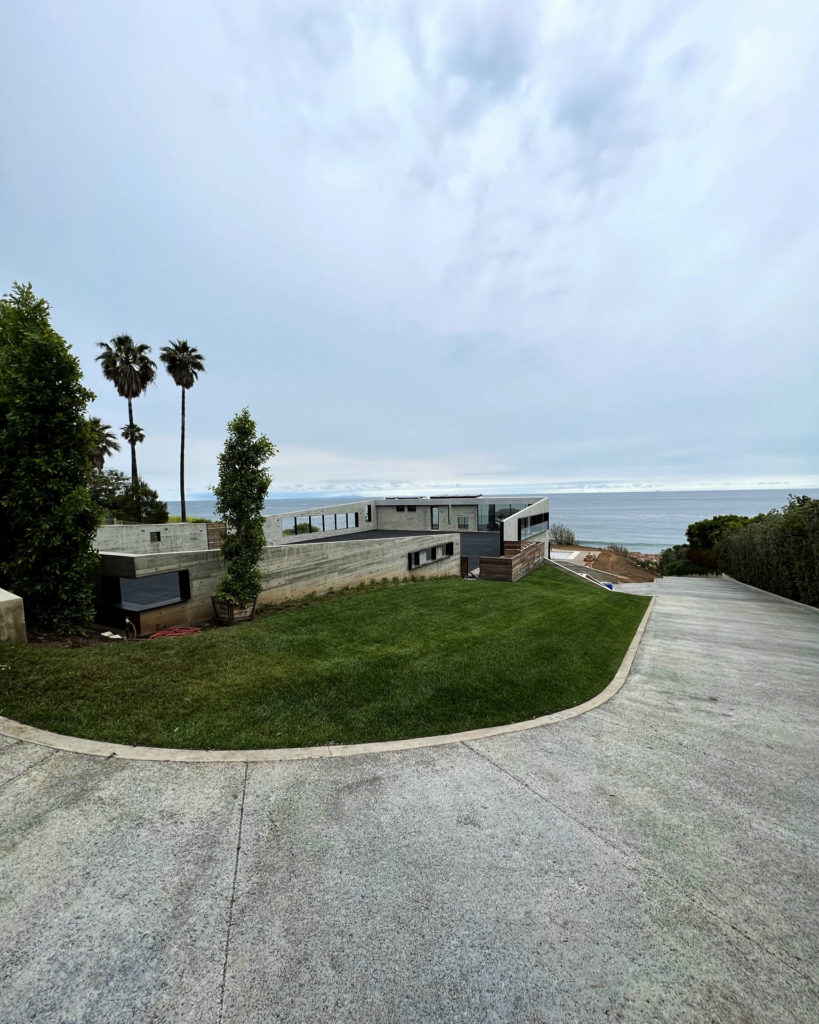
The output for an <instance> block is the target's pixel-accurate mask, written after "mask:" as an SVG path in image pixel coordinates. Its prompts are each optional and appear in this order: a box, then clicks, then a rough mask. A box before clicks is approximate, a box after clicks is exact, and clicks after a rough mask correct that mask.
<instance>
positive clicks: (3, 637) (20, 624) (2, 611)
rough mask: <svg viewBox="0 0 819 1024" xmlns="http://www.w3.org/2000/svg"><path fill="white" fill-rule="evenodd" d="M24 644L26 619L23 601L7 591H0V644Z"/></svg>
mask: <svg viewBox="0 0 819 1024" xmlns="http://www.w3.org/2000/svg"><path fill="white" fill-rule="evenodd" d="M3 641H9V642H11V643H16V644H24V643H26V618H25V613H24V611H23V599H22V597H18V596H17V594H12V593H11V592H10V591H8V590H0V643H2V642H3Z"/></svg>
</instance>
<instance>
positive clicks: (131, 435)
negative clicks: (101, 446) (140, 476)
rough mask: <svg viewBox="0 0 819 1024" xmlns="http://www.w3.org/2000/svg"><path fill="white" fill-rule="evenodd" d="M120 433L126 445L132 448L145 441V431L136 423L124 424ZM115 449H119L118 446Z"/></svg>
mask: <svg viewBox="0 0 819 1024" xmlns="http://www.w3.org/2000/svg"><path fill="white" fill-rule="evenodd" d="M120 433H121V434H122V436H123V437H124V438H125V440H126V441H127V442H128V444H130V445H133V446H134V447H135V446H136V445H138V444H142V442H143V441H144V440H145V431H144V430H143V429H142V427H140V426H139V424H138V423H126V424H125V426H124V427H123V428H122V430H121V431H120ZM117 448H119V445H117ZM131 486H133V480H132V481H131Z"/></svg>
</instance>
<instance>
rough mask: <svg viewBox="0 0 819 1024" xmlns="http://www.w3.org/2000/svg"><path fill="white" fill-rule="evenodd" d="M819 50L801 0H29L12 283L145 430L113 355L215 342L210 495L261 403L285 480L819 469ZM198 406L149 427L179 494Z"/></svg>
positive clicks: (5, 87) (9, 48)
mask: <svg viewBox="0 0 819 1024" xmlns="http://www.w3.org/2000/svg"><path fill="white" fill-rule="evenodd" d="M815 29H816V25H815V12H814V10H813V5H811V4H809V3H807V2H799V0H784V3H783V5H781V6H779V7H777V9H776V10H773V9H772V8H771V7H770V5H768V4H765V3H763V2H762V0H750V2H749V3H748V4H743V5H734V6H731V5H728V6H725V5H723V6H721V7H720V8H719V9H718V10H717V9H708V10H706V9H704V8H701V7H697V6H692V5H688V4H682V3H672V4H664V5H663V6H662V7H661V8H658V7H657V5H654V4H644V3H640V2H637V0H635V2H630V3H626V4H620V5H588V4H586V3H581V2H573V0H562V2H560V3H554V4H552V3H549V4H546V3H542V4H541V3H516V4H511V5H510V4H508V3H500V2H491V3H490V2H484V3H478V4H472V3H460V2H451V3H445V4H439V5H422V4H417V3H414V2H409V0H384V2H383V3H380V2H379V3H373V2H365V0H361V2H352V0H351V2H350V3H347V4H344V5H338V4H333V3H325V2H316V3H311V4H308V5H297V6H295V7H294V6H293V5H291V4H286V3H283V2H282V3H268V2H266V0H265V2H261V0H258V2H251V0H246V2H242V3H236V4H230V5H227V4H224V3H217V2H216V0H213V2H211V0H180V2H179V3H175V4H172V5H168V4H160V3H159V2H150V0H146V2H145V3H144V4H138V5H131V6H129V7H121V6H117V5H111V6H104V7H102V8H101V7H100V5H98V4H95V3H90V2H86V0H77V2H76V3H72V4H71V5H70V10H69V8H68V7H66V6H65V5H61V4H56V3H47V2H45V0H38V2H37V3H34V4H31V5H17V6H16V7H15V8H14V9H13V10H10V11H9V12H8V14H7V18H6V21H5V23H4V33H3V36H2V38H0V60H2V61H3V66H4V68H5V70H6V75H5V76H4V77H3V80H2V81H0V103H2V105H3V110H4V112H5V113H4V117H5V136H6V137H5V142H6V145H5V146H4V148H3V152H2V154H0V219H1V222H2V229H3V238H4V245H3V246H2V247H1V248H0V275H2V277H3V279H4V280H5V282H6V283H5V285H3V286H2V288H4V289H6V288H8V287H9V285H10V284H11V282H12V280H15V279H17V280H31V281H32V282H33V283H34V286H35V288H36V290H37V291H38V292H39V293H41V294H43V295H44V296H46V297H47V298H48V299H50V300H51V302H52V305H53V310H54V322H55V326H56V327H57V329H58V330H60V331H61V333H63V334H64V335H65V336H66V337H67V338H68V339H69V341H71V342H72V344H73V345H74V348H75V351H76V352H77V354H78V355H79V357H80V359H81V362H82V364H83V367H84V369H85V373H86V376H87V379H88V382H89V385H90V386H91V387H92V388H93V389H94V390H95V391H96V392H97V394H98V399H97V402H96V405H95V408H94V412H95V414H98V415H100V416H101V417H102V418H103V419H104V421H106V422H110V423H112V424H114V425H115V426H117V425H118V424H120V423H122V422H123V419H124V403H122V402H121V400H119V399H118V398H117V396H116V395H115V394H114V393H113V389H111V388H110V386H109V385H107V384H106V382H104V381H103V380H102V378H101V377H100V375H99V372H98V367H97V366H96V365H95V363H94V356H95V355H96V349H95V343H96V342H97V341H99V340H105V339H108V338H110V337H112V336H113V335H114V334H117V333H119V332H122V331H126V332H128V333H131V334H132V335H133V336H134V337H135V338H137V339H138V340H140V341H144V342H146V343H149V344H151V345H152V346H153V347H154V351H155V352H156V350H157V349H158V347H159V346H160V345H163V344H165V343H166V342H167V341H168V339H170V338H175V337H186V338H188V339H189V340H190V342H191V343H192V344H195V345H196V346H197V348H199V349H200V350H201V351H202V352H203V353H204V354H205V357H206V360H207V366H208V372H207V374H206V375H205V376H204V377H203V378H202V379H201V380H200V382H198V383H197V385H196V387H195V388H194V389H193V391H192V392H191V394H190V396H189V398H190V401H189V431H188V437H189V444H190V449H189V460H190V461H189V472H188V478H189V480H190V483H191V487H192V489H194V490H201V489H203V488H204V487H205V486H207V484H209V483H212V482H213V481H214V479H215V460H216V455H217V454H218V451H219V449H220V447H221V443H222V441H223V438H224V430H225V425H226V423H227V421H228V420H229V419H230V417H231V416H232V415H233V414H234V413H235V412H236V411H237V410H238V409H240V408H241V407H242V406H243V405H245V404H247V405H249V406H250V408H251V412H252V413H253V414H254V416H256V418H257V420H258V422H259V424H260V427H261V428H262V429H264V430H265V431H266V432H267V433H268V434H269V435H270V436H271V437H272V438H273V439H274V440H275V441H276V442H277V443H278V444H279V445H280V446H281V449H282V456H281V460H277V466H276V469H275V472H276V475H277V482H276V486H277V487H279V488H281V489H287V488H288V487H291V486H292V487H298V488H305V487H313V486H314V485H317V484H319V483H322V482H323V483H325V484H326V483H328V482H329V481H335V482H336V484H337V486H339V487H340V488H342V489H343V490H347V491H349V490H350V487H351V485H352V484H353V483H355V484H356V485H359V484H362V485H363V483H368V484H375V483H377V482H378V480H379V479H380V478H381V477H382V476H383V479H384V480H386V481H390V482H391V483H392V482H393V481H397V480H400V481H404V482H407V485H408V486H409V483H410V482H411V481H412V480H416V481H417V482H418V483H417V484H416V485H414V486H413V487H411V488H410V489H417V486H419V485H420V484H421V483H422V482H424V481H433V482H435V481H437V484H436V487H438V488H440V487H442V486H446V479H445V477H446V474H451V479H452V480H453V481H454V480H461V481H464V480H465V481H467V482H469V481H476V480H478V479H479V478H480V479H489V480H506V481H507V482H508V483H513V484H517V483H522V482H525V481H527V480H534V481H538V480H539V481H541V482H547V483H549V482H550V483H551V484H552V485H554V484H556V483H559V482H560V481H561V480H566V481H574V482H577V481H582V480H586V481H608V482H610V483H612V482H613V483H616V482H617V480H618V479H619V480H622V481H624V482H628V483H630V484H635V483H639V481H640V480H642V479H645V480H650V481H655V482H656V481H658V480H663V479H666V478H669V479H670V478H672V477H673V478H675V479H684V480H687V481H693V482H696V481H698V480H705V479H712V478H713V479H718V480H726V479H730V478H731V476H732V474H734V475H735V476H736V478H737V479H742V480H753V479H757V480H766V479H774V478H775V479H785V478H787V477H789V476H790V477H792V478H793V479H794V480H796V479H802V478H806V477H807V478H812V477H814V476H815V475H816V473H817V472H818V471H819V470H817V457H816V453H817V451H819V445H817V420H816V413H815V380H816V377H817V373H819V364H818V363H817V360H818V359H819V355H818V354H817V347H816V345H815V337H814V334H815V331H814V327H813V325H814V324H815V323H816V321H817V314H819V293H817V290H816V287H815V267H816V265H817V259H818V258H819V223H817V220H818V219H819V213H817V211H819V204H817V203H816V202H815V195H816V181H817V180H819V145H818V144H817V142H816V140H815V138H814V133H812V132H810V131H809V130H808V129H807V128H806V126H808V125H812V124H814V123H816V122H817V121H819V71H817V69H818V68H819V60H817V56H819V54H817V33H816V30H815ZM100 83H104V88H101V86H100ZM177 392H178V389H176V388H174V387H173V386H172V384H171V382H170V381H165V380H163V379H160V381H159V382H158V383H157V385H156V386H155V387H154V388H152V389H151V390H150V391H149V393H148V394H147V395H146V396H145V397H144V398H141V399H140V400H139V402H138V408H137V410H136V416H137V419H138V421H139V422H140V423H141V424H142V425H143V426H144V428H145V430H146V433H147V435H148V436H147V439H146V442H145V444H144V445H143V446H142V448H141V450H140V466H141V468H142V470H143V472H144V474H145V476H146V477H147V478H148V479H149V480H151V481H152V482H154V484H155V485H157V484H160V485H161V489H162V490H163V493H165V494H167V495H168V496H172V495H173V493H174V489H175V474H176V465H175V463H176V454H175V447H176V441H175V437H176V431H177V419H178V393H177ZM316 452H320V453H326V454H325V455H323V456H322V457H321V458H323V459H324V462H320V460H318V457H317V456H315V455H311V454H310V453H316ZM299 459H302V460H303V464H300V463H299ZM126 463H127V460H125V462H124V463H123V464H126ZM391 466H392V467H395V468H393V469H391V468H390V467H391ZM345 480H346V481H347V483H346V484H345ZM470 485H471V484H470ZM368 489H372V488H368Z"/></svg>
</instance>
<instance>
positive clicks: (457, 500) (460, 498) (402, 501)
mask: <svg viewBox="0 0 819 1024" xmlns="http://www.w3.org/2000/svg"><path fill="white" fill-rule="evenodd" d="M548 497H549V495H548V494H439V495H435V494H433V495H431V496H430V497H425V498H375V499H374V501H375V504H376V505H441V504H444V505H476V504H481V505H502V504H503V503H504V502H508V501H527V502H529V504H530V505H533V504H534V503H535V502H536V501H542V500H543V499H544V498H548Z"/></svg>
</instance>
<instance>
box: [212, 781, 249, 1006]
mask: <svg viewBox="0 0 819 1024" xmlns="http://www.w3.org/2000/svg"><path fill="white" fill-rule="evenodd" d="M249 769H250V765H249V764H248V763H247V762H245V774H244V778H243V779H242V800H241V803H240V804H239V832H238V835H237V837H236V857H235V859H234V862H233V884H232V886H231V889H230V906H229V908H228V923H227V935H226V936H225V962H224V963H223V964H222V984H221V986H220V989H219V1024H222V1015H223V1013H224V1010H225V984H226V982H227V969H228V957H229V956H230V933H231V930H232V928H233V904H234V903H235V902H236V879H237V878H238V875H239V854H240V853H241V850H242V826H243V824H244V818H245V793H246V792H247V775H248V771H249Z"/></svg>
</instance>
